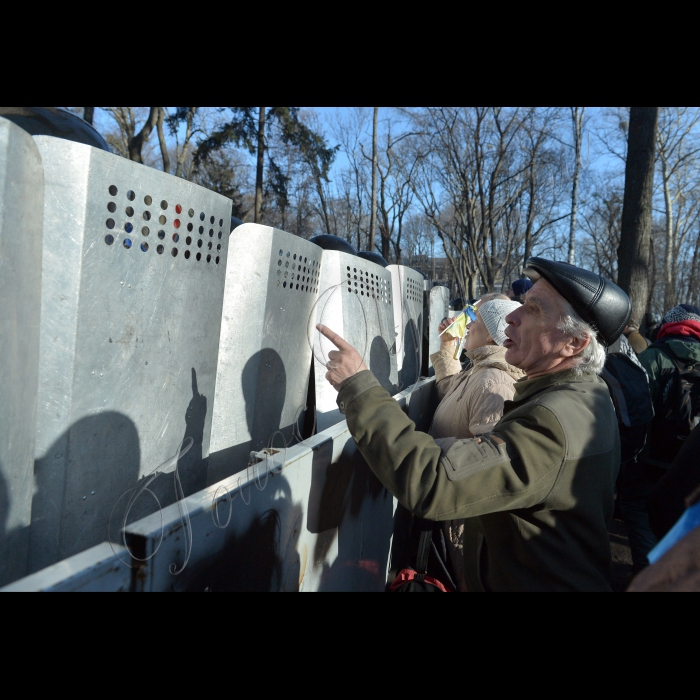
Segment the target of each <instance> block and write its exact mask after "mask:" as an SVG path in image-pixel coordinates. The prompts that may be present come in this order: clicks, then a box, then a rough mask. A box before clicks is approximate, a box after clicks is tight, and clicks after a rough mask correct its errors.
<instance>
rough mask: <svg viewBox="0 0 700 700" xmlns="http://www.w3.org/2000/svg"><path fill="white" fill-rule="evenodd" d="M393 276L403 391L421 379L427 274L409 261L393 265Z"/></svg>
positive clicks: (397, 342)
mask: <svg viewBox="0 0 700 700" xmlns="http://www.w3.org/2000/svg"><path fill="white" fill-rule="evenodd" d="M386 269H387V271H389V272H390V273H391V279H392V289H393V293H392V303H393V309H394V331H395V333H396V364H397V370H398V378H399V391H404V390H405V389H409V388H410V387H411V386H412V385H413V384H415V383H416V382H417V381H418V378H419V377H420V368H421V352H422V347H421V345H422V342H421V337H422V334H423V280H424V278H423V275H421V274H420V272H417V271H416V270H413V269H412V268H410V267H406V266H405V265H389V266H388V267H387V268H386Z"/></svg>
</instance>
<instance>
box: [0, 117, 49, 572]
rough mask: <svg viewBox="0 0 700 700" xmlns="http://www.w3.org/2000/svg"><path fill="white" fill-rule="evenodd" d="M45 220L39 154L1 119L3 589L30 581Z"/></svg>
mask: <svg viewBox="0 0 700 700" xmlns="http://www.w3.org/2000/svg"><path fill="white" fill-rule="evenodd" d="M43 216H44V173H43V170H42V166H41V156H40V155H39V151H38V150H37V147H36V145H35V144H34V141H33V139H32V137H31V136H30V135H29V134H27V133H26V132H25V131H24V130H23V129H20V128H19V127H18V126H15V125H14V124H12V123H11V122H9V121H8V120H6V119H0V357H2V362H3V377H2V380H1V381H0V586H2V585H4V584H6V583H9V582H10V581H14V580H16V579H18V578H21V577H22V576H24V575H25V574H26V573H27V556H28V552H29V523H30V520H31V512H32V494H33V473H34V426H35V422H36V390H37V383H38V376H39V316H40V311H41V237H42V221H43Z"/></svg>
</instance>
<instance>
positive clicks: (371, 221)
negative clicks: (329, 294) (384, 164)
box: [367, 107, 379, 250]
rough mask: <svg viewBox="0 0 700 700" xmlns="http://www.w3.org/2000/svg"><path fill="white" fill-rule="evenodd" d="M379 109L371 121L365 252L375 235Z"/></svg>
mask: <svg viewBox="0 0 700 700" xmlns="http://www.w3.org/2000/svg"><path fill="white" fill-rule="evenodd" d="M378 112H379V107H375V108H374V118H373V120H372V208H371V209H370V218H369V240H368V241H367V250H372V247H373V246H374V239H375V237H376V235H377V114H378Z"/></svg>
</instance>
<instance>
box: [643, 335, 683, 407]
mask: <svg viewBox="0 0 700 700" xmlns="http://www.w3.org/2000/svg"><path fill="white" fill-rule="evenodd" d="M639 361H640V362H641V363H642V367H644V369H645V370H646V371H647V375H648V376H649V390H650V391H651V399H652V401H653V403H654V409H655V410H656V411H657V413H658V412H659V411H660V409H661V405H660V403H661V388H662V386H663V385H664V384H665V382H666V379H667V376H668V375H670V374H672V373H673V370H674V368H675V366H674V364H673V362H672V361H671V360H670V359H669V358H668V357H667V356H666V355H665V354H664V353H663V351H662V350H659V349H658V348H649V349H648V350H645V351H644V352H642V353H640V355H639Z"/></svg>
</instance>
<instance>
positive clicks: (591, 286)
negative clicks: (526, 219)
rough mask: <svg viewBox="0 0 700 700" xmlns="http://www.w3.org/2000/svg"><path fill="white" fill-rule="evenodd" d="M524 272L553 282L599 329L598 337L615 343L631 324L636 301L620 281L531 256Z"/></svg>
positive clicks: (586, 320) (560, 292)
mask: <svg viewBox="0 0 700 700" xmlns="http://www.w3.org/2000/svg"><path fill="white" fill-rule="evenodd" d="M523 274H524V275H526V276H527V277H529V278H530V279H531V280H532V281H533V282H537V280H538V279H540V277H543V278H544V279H546V280H547V282H549V283H550V284H551V285H552V287H554V288H555V289H556V290H557V291H558V292H559V294H561V295H562V296H563V297H564V299H566V300H567V301H568V302H569V304H571V306H573V308H574V309H575V311H576V313H577V314H578V315H579V316H580V317H581V318H582V319H583V320H584V321H585V322H586V323H589V324H590V325H591V326H593V327H594V328H595V329H596V330H597V331H598V339H599V340H600V341H601V342H602V343H603V344H604V345H605V346H606V347H607V346H608V345H611V344H612V343H614V342H615V341H616V340H617V339H618V338H619V337H620V333H622V331H623V329H624V328H625V326H626V325H627V321H628V320H629V317H630V313H632V303H631V302H630V298H629V297H628V296H627V294H625V292H623V291H622V290H621V289H620V288H619V287H618V286H617V285H616V284H613V283H612V282H611V281H610V280H608V279H606V278H605V277H601V276H600V275H597V274H596V273H595V272H590V271H589V270H584V269H582V268H580V267H576V266H575V265H569V263H565V262H555V261H554V260H545V259H544V258H530V259H529V260H528V261H527V262H526V263H525V267H524V268H523Z"/></svg>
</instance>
